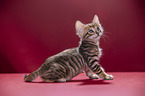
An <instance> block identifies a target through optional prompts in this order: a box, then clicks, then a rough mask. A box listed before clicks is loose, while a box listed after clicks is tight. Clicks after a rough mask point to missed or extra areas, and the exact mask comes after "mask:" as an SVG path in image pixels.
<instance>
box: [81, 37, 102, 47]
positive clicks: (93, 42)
mask: <svg viewBox="0 0 145 96" xmlns="http://www.w3.org/2000/svg"><path fill="white" fill-rule="evenodd" d="M84 43H91V44H93V45H96V46H99V44H100V43H99V40H98V41H93V40H90V39H83V40H81V41H80V45H82V44H84Z"/></svg>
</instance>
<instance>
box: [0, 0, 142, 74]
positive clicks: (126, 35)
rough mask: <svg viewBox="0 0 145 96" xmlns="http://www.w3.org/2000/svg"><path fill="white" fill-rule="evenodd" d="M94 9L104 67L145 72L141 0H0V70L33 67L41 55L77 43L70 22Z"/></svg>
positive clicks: (87, 17) (88, 18) (89, 18)
mask: <svg viewBox="0 0 145 96" xmlns="http://www.w3.org/2000/svg"><path fill="white" fill-rule="evenodd" d="M95 14H97V15H98V16H99V18H100V21H101V24H102V26H103V27H104V30H105V31H104V34H105V35H106V37H105V38H104V39H103V38H102V39H101V47H102V48H103V57H102V59H101V64H102V65H103V67H104V68H105V69H106V71H145V59H144V58H145V43H144V41H145V1H144V0H1V1H0V72H32V71H34V70H35V69H37V68H38V67H39V66H40V65H41V64H42V63H43V62H44V60H45V59H46V58H47V57H49V56H51V55H54V54H56V53H58V52H60V51H62V50H64V49H67V48H72V47H76V46H78V42H79V37H78V36H76V33H75V27H74V25H75V21H76V20H80V21H82V22H83V23H89V22H91V21H92V18H93V16H94V15H95Z"/></svg>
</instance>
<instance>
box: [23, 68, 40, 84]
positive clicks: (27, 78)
mask: <svg viewBox="0 0 145 96" xmlns="http://www.w3.org/2000/svg"><path fill="white" fill-rule="evenodd" d="M39 73H40V72H39V70H36V71H34V72H32V73H30V74H29V75H25V77H24V80H25V81H26V82H31V81H32V80H35V79H36V78H37V77H38V76H39V75H40V74H39Z"/></svg>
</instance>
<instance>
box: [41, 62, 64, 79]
mask: <svg viewBox="0 0 145 96" xmlns="http://www.w3.org/2000/svg"><path fill="white" fill-rule="evenodd" d="M41 79H42V80H43V81H44V82H66V71H65V70H63V69H62V68H61V67H60V66H59V65H58V64H53V65H51V67H50V69H49V70H48V71H47V72H45V73H43V74H42V75H41Z"/></svg>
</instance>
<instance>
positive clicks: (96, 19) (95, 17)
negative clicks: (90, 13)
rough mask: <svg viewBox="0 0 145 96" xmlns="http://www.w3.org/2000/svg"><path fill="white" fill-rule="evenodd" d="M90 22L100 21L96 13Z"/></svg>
mask: <svg viewBox="0 0 145 96" xmlns="http://www.w3.org/2000/svg"><path fill="white" fill-rule="evenodd" d="M92 23H96V24H100V21H99V18H98V16H97V15H95V16H94V18H93V21H92Z"/></svg>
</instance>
